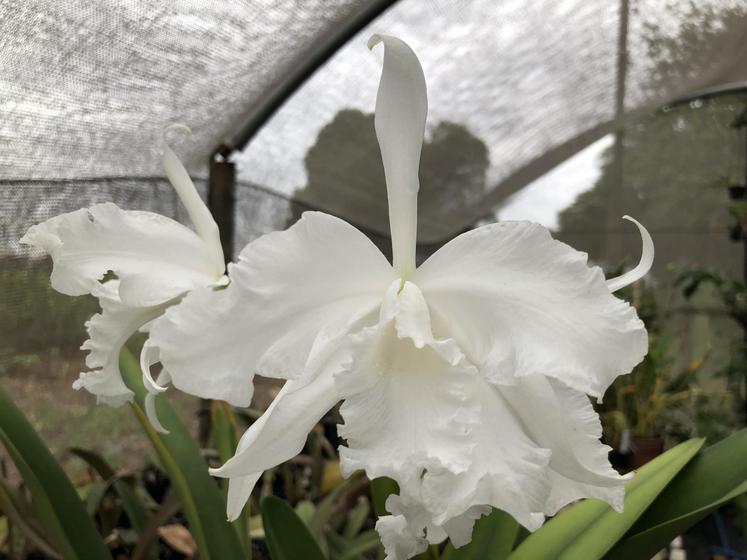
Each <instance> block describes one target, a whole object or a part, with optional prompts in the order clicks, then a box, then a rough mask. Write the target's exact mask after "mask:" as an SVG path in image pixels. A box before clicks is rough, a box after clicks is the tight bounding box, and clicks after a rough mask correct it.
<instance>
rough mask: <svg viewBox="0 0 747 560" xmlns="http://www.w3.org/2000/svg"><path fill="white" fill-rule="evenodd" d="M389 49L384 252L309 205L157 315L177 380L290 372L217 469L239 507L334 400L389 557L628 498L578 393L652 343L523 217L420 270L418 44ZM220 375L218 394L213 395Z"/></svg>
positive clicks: (596, 275) (209, 388)
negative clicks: (381, 507)
mask: <svg viewBox="0 0 747 560" xmlns="http://www.w3.org/2000/svg"><path fill="white" fill-rule="evenodd" d="M380 41H381V42H383V43H384V46H385V55H384V68H383V74H382V77H381V83H380V86H379V92H378V98H377V102H376V117H375V125H376V134H377V137H378V140H379V145H380V147H381V154H382V158H383V162H384V169H385V172H386V181H387V193H388V198H389V217H390V226H391V235H392V247H393V255H394V258H393V265H390V264H389V262H388V261H387V259H386V258H385V257H384V256H383V255H382V254H381V253H380V252H379V251H378V250H377V249H376V247H375V246H374V245H373V244H372V243H371V242H370V241H369V240H368V239H367V238H366V237H365V236H364V235H363V234H362V233H361V232H359V231H358V230H356V229H355V228H354V227H352V226H350V225H349V224H347V223H346V222H344V221H342V220H340V219H337V218H335V217H332V216H329V215H326V214H322V213H317V212H309V213H306V214H304V215H303V217H302V219H301V220H300V221H299V222H298V223H296V224H295V225H294V226H292V227H291V228H289V229H288V230H286V231H284V232H279V233H272V234H270V235H267V236H265V237H262V238H260V239H258V240H257V241H255V242H253V243H251V244H250V245H248V246H247V247H246V248H245V249H244V250H243V251H242V253H241V255H240V258H239V262H238V264H236V265H229V276H230V278H231V284H230V285H229V286H228V288H227V289H226V290H223V291H220V292H217V291H214V290H210V289H197V290H195V291H193V292H191V293H190V294H189V295H188V296H187V297H186V298H185V299H184V300H183V302H182V303H181V304H180V305H179V306H177V307H173V308H171V309H170V310H169V311H168V312H167V313H166V314H165V316H164V317H163V318H162V319H161V320H159V321H158V323H157V324H155V325H154V326H153V328H152V330H151V336H150V342H149V344H150V345H151V346H152V347H153V348H154V349H157V351H158V352H159V353H160V359H161V361H162V363H163V365H164V367H165V368H166V369H167V370H168V371H169V372H170V373H171V375H172V377H173V380H174V383H175V384H176V385H177V386H179V387H180V388H182V389H184V390H187V391H189V392H192V393H194V394H196V395H199V396H203V397H212V396H216V394H217V393H220V395H222V398H224V399H225V400H227V401H229V402H230V403H232V404H234V405H237V406H247V405H249V400H250V395H251V389H250V388H251V378H252V375H253V373H254V372H257V373H260V374H262V375H269V376H273V377H281V378H287V379H288V382H287V383H286V384H285V386H284V387H283V389H282V390H281V392H280V394H279V395H278V396H277V398H276V399H275V401H274V402H273V403H272V405H271V406H270V408H269V409H268V410H267V412H266V413H265V414H264V415H263V416H262V417H261V418H260V419H259V420H258V421H257V422H255V423H254V424H253V425H252V426H251V427H250V428H249V429H248V430H247V432H246V433H245V434H244V436H243V437H242V439H241V441H240V443H239V445H238V448H237V450H236V454H235V456H234V457H233V458H232V459H231V460H229V461H228V462H226V463H225V464H224V465H223V466H222V467H220V468H219V469H215V470H213V474H215V475H216V476H220V477H228V478H230V492H229V503H228V515H229V517H230V518H235V517H236V516H237V515H238V514H239V513H240V511H241V508H242V507H243V505H244V503H245V502H246V500H247V498H248V497H249V494H250V492H251V490H252V488H253V486H254V484H255V483H256V481H257V480H258V478H259V477H260V475H261V473H262V471H263V470H265V469H268V468H270V467H273V466H275V465H277V464H278V463H280V462H282V461H285V460H287V459H289V458H291V457H292V456H293V455H295V454H297V453H298V452H300V451H301V449H302V448H303V446H304V443H305V441H306V435H307V432H308V431H309V430H310V429H311V428H312V426H313V425H314V424H315V423H316V422H317V421H318V420H319V419H320V417H321V416H322V415H323V414H324V413H325V412H326V411H327V410H329V409H330V408H332V407H333V406H335V404H336V403H337V402H339V401H340V400H342V401H343V404H342V407H341V409H340V411H341V413H342V416H343V418H344V421H345V424H344V425H343V426H341V427H340V435H341V436H342V437H344V438H345V440H346V446H344V447H342V448H341V449H340V455H341V466H342V469H343V472H344V474H346V475H349V474H350V473H351V472H353V471H355V470H356V469H363V470H365V472H366V473H367V474H368V476H369V477H371V478H374V477H379V476H389V477H391V478H393V479H394V480H396V481H397V483H398V484H399V487H400V494H399V495H398V496H391V497H390V498H389V500H388V501H387V504H386V505H387V509H388V511H390V512H391V515H389V516H385V517H382V518H381V519H380V520H379V522H378V523H377V530H378V531H379V533H380V534H381V538H382V541H383V543H384V546H385V548H386V552H387V557H388V558H390V559H399V558H409V557H412V556H414V555H415V554H417V553H419V552H421V551H423V550H424V549H425V548H426V546H427V544H428V543H429V542H430V543H436V542H440V541H442V540H443V539H444V538H446V537H447V536H449V537H451V539H452V542H453V543H454V545H455V546H460V545H463V544H465V543H467V542H469V540H470V538H471V531H472V526H473V524H474V520H475V519H477V518H478V517H479V516H480V515H482V514H484V513H486V512H487V511H489V510H490V507H491V506H492V507H496V508H500V509H502V510H505V511H507V512H508V513H510V514H511V515H513V516H514V517H515V518H516V519H517V520H518V521H519V522H520V523H521V524H523V525H524V526H525V527H527V528H528V529H530V530H533V529H536V528H538V527H539V526H540V525H541V523H542V522H543V519H544V517H545V516H546V515H551V514H553V513H555V512H556V511H557V510H558V509H559V508H560V507H562V506H563V505H565V504H567V503H569V502H571V501H573V500H576V499H579V498H584V497H596V498H600V499H603V500H607V501H608V502H609V503H610V504H612V505H613V507H615V508H618V509H619V508H621V507H622V503H623V495H624V487H623V484H624V482H625V480H626V479H625V478H624V477H621V476H620V475H618V474H617V473H616V472H615V471H614V470H613V469H612V468H611V466H610V465H609V462H608V460H607V451H608V448H607V447H605V446H604V445H602V444H601V443H600V441H599V437H600V435H601V428H600V423H599V419H598V417H597V415H596V414H595V412H594V410H593V408H592V406H591V403H590V402H589V399H588V397H587V394H589V395H592V396H595V397H601V395H602V394H603V393H604V391H605V389H606V388H607V387H608V386H609V384H610V383H611V382H612V381H613V380H614V379H615V377H617V376H618V375H621V374H624V373H628V372H629V371H630V370H631V369H632V368H633V367H634V366H635V365H636V364H637V363H638V362H639V361H640V360H641V359H642V358H643V356H644V355H645V354H646V351H647V342H648V341H647V333H646V329H645V327H644V325H643V323H642V322H641V321H640V319H639V318H638V317H637V315H636V312H635V310H634V309H633V308H632V307H631V306H630V305H628V304H627V303H626V302H624V301H621V300H620V299H618V298H616V297H615V296H614V295H613V294H612V292H613V291H614V290H617V289H619V288H621V287H623V286H624V285H627V284H628V283H630V282H633V281H635V280H637V279H638V278H640V277H641V276H643V275H644V274H645V273H646V272H647V271H648V269H649V268H650V266H651V263H652V260H653V244H652V242H651V238H650V236H649V235H648V233H647V232H646V230H645V229H644V228H643V227H642V226H641V225H640V224H638V223H637V222H636V225H638V227H639V229H640V232H641V235H642V238H643V257H642V259H641V263H640V264H639V265H638V267H636V269H634V270H633V271H631V272H630V273H628V274H626V275H624V276H622V277H620V278H617V279H612V280H607V281H605V278H604V276H603V274H602V271H601V270H600V269H599V268H597V267H590V266H588V264H587V257H586V255H585V254H584V253H580V252H578V251H575V250H574V249H572V248H571V247H569V246H568V245H565V244H563V243H560V242H558V241H555V240H553V239H552V238H551V236H550V234H549V232H548V231H547V230H546V229H545V228H543V227H541V226H539V225H537V224H532V223H528V222H505V223H499V224H493V225H488V226H484V227H481V228H478V229H476V230H473V231H470V232H468V233H465V234H463V235H461V236H459V237H457V238H456V239H454V240H453V241H450V242H449V243H447V244H446V245H445V246H444V247H443V248H441V249H440V250H439V251H437V252H436V253H435V254H434V255H433V256H432V257H431V258H429V259H428V260H427V261H426V262H425V263H424V264H423V265H422V266H420V267H418V268H416V266H415V232H416V222H417V219H416V218H417V211H416V208H417V192H418V188H419V185H418V165H419V158H420V150H421V145H422V141H423V133H424V127H425V118H426V111H427V102H426V88H425V80H424V77H423V72H422V69H421V67H420V64H419V62H418V59H417V57H416V56H415V54H414V53H413V52H412V50H411V49H410V48H409V47H408V46H407V45H406V44H405V43H403V42H402V41H401V40H399V39H396V38H393V37H378V36H375V37H373V38H372V41H371V46H373V45H375V44H376V43H377V42H380ZM218 388H220V390H218Z"/></svg>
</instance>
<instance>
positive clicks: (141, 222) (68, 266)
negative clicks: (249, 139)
mask: <svg viewBox="0 0 747 560" xmlns="http://www.w3.org/2000/svg"><path fill="white" fill-rule="evenodd" d="M174 127H176V128H186V127H184V126H183V125H173V126H172V127H169V128H174ZM167 130H168V129H167ZM187 130H188V129H187ZM165 133H166V131H164V136H165ZM160 155H161V162H162V164H163V168H164V170H165V171H166V175H167V176H168V178H169V180H170V181H171V184H172V186H173V187H174V189H175V190H176V192H177V195H178V196H179V199H180V200H181V201H182V204H184V207H185V208H186V209H187V213H188V214H189V217H190V219H191V221H192V223H193V225H194V226H195V230H196V233H195V232H194V231H192V230H190V229H189V228H187V227H185V226H183V225H182V224H180V223H179V222H176V221H174V220H172V219H170V218H167V217H165V216H161V215H160V214H154V213H152V212H141V211H130V210H122V209H121V208H119V207H118V206H117V205H115V204H113V203H105V204H97V205H94V206H91V207H90V208H83V209H80V210H76V211H74V212H69V213H67V214H61V215H59V216H55V217H54V218H51V219H50V220H47V221H46V222H43V223H41V224H38V225H35V226H33V227H31V228H30V229H29V231H28V232H27V233H26V235H24V236H23V238H22V239H21V243H25V244H28V245H33V246H35V247H38V248H40V249H43V250H44V251H46V252H47V253H48V254H49V255H50V256H51V257H52V261H53V265H54V268H53V270H52V278H51V280H52V287H53V288H54V289H55V290H57V291H58V292H61V293H63V294H67V295H71V296H78V295H84V294H92V295H93V296H94V297H96V298H98V300H99V304H100V306H101V313H98V314H96V315H94V316H93V317H92V318H91V320H90V321H89V322H88V323H87V324H86V326H87V329H88V335H89V339H88V340H87V341H86V342H85V343H84V344H83V346H82V348H83V349H84V350H88V352H89V353H88V356H87V357H86V366H87V367H88V368H90V370H89V371H85V372H82V373H81V374H80V377H79V378H78V379H77V380H76V381H75V383H74V384H73V387H74V388H75V389H86V390H87V391H89V392H90V393H92V394H94V395H96V397H97V400H98V401H99V402H104V403H107V404H110V405H113V406H117V405H120V404H122V403H124V402H126V401H128V400H130V399H131V398H132V396H133V393H132V391H131V390H130V389H129V388H128V387H127V386H126V385H125V383H124V381H123V380H122V376H121V375H120V372H119V352H120V350H121V349H122V346H123V345H124V343H125V342H127V339H128V338H130V336H131V335H132V334H133V333H135V332H136V331H137V330H138V329H140V330H149V328H150V327H151V326H152V325H153V324H154V323H153V321H154V320H157V319H158V318H159V317H160V316H161V315H163V313H164V311H165V310H166V309H167V308H168V307H170V306H172V305H173V304H175V303H177V302H179V301H180V299H181V298H182V297H183V296H184V294H185V293H187V292H189V291H190V290H193V289H195V288H198V287H210V286H216V285H219V284H221V283H222V282H223V280H225V279H226V278H225V276H224V271H225V264H224V261H223V250H222V248H221V244H220V236H219V233H218V226H217V225H216V223H215V221H214V220H213V217H212V215H211V214H210V211H209V210H208V208H207V207H206V206H205V204H204V203H203V202H202V199H201V198H200V195H199V193H198V192H197V189H195V186H194V184H193V183H192V180H191V179H190V177H189V175H188V173H187V171H186V169H184V166H183V165H182V163H181V162H180V161H179V159H178V158H177V156H176V154H174V152H173V151H172V150H171V148H169V146H168V145H167V144H166V141H165V138H162V139H161V146H160ZM109 272H113V273H114V276H115V277H114V278H113V279H108V280H106V281H103V282H102V280H104V279H105V277H106V274H107V273H109ZM143 357H144V361H148V362H149V363H150V362H156V361H158V360H157V355H155V354H154V353H153V350H152V349H151V348H150V347H148V346H147V345H146V348H145V349H144V353H143ZM168 381H169V377H168V372H165V371H164V372H163V373H162V375H161V377H160V382H161V383H165V382H168ZM146 382H148V383H149V385H150V386H151V387H153V386H155V383H154V382H153V381H152V380H151V379H149V378H148V379H146ZM215 396H216V398H222V397H223V394H222V393H221V394H216V395H215ZM146 408H147V412H148V416H149V418H150V419H151V422H152V423H153V424H154V426H155V427H156V428H157V429H159V430H161V431H165V430H164V429H163V427H162V426H161V425H160V423H159V422H158V420H157V418H156V415H155V407H154V402H153V395H152V394H151V395H149V397H148V399H147V400H146Z"/></svg>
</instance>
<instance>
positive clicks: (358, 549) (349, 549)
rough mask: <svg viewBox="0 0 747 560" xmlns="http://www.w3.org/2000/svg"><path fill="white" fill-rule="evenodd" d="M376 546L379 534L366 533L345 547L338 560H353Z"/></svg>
mask: <svg viewBox="0 0 747 560" xmlns="http://www.w3.org/2000/svg"><path fill="white" fill-rule="evenodd" d="M378 546H379V534H378V533H377V532H376V531H366V532H365V533H361V534H360V535H358V536H357V537H356V538H355V539H353V540H351V541H350V542H349V543H347V544H346V545H345V547H344V549H343V552H342V554H341V555H340V560H353V559H354V558H357V557H358V556H360V555H362V554H365V553H366V552H369V551H371V550H374V549H375V548H376V547H378Z"/></svg>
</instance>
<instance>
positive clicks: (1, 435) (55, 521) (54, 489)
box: [0, 390, 111, 560]
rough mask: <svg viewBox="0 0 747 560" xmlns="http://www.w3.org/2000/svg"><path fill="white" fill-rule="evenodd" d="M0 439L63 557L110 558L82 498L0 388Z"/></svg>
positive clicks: (51, 538)
mask: <svg viewBox="0 0 747 560" xmlns="http://www.w3.org/2000/svg"><path fill="white" fill-rule="evenodd" d="M0 441H2V443H3V445H4V446H5V448H6V450H7V451H8V454H9V455H10V457H11V459H12V460H13V462H14V463H15V465H16V467H17V468H18V470H19V472H20V473H21V476H22V477H23V480H24V482H25V483H26V485H27V486H28V488H29V491H30V492H31V497H32V501H33V504H34V508H35V509H36V511H37V514H38V516H39V519H40V521H41V522H42V523H43V524H44V527H45V529H46V530H47V531H48V532H49V538H50V540H51V541H52V542H53V543H54V545H55V548H56V549H57V550H58V551H59V552H60V553H61V554H62V556H63V557H64V558H66V559H70V560H75V559H79V560H89V559H91V560H95V559H99V558H100V559H107V558H111V556H110V554H109V551H108V549H107V548H106V546H105V545H104V542H103V540H102V539H101V536H100V535H99V534H98V531H97V530H96V526H95V525H94V523H93V520H92V519H91V518H90V517H89V516H88V514H87V513H86V509H85V506H84V505H83V502H82V501H81V500H80V498H79V497H78V493H77V492H76V491H75V488H73V485H72V484H71V483H70V480H68V478H67V476H66V475H65V473H64V472H63V470H62V468H61V467H60V465H59V464H58V463H57V461H56V460H55V459H54V457H53V456H52V453H50V451H49V449H48V448H47V446H46V445H45V444H44V442H43V441H42V440H41V438H40V437H39V435H38V434H37V433H36V431H35V430H34V428H33V427H32V426H31V424H30V423H29V421H28V420H27V419H26V417H25V416H24V415H23V414H22V413H21V411H20V410H18V408H17V407H16V406H15V404H13V401H11V400H10V398H9V397H8V396H7V395H6V394H5V393H4V392H3V391H1V390H0Z"/></svg>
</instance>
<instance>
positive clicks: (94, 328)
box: [73, 280, 163, 406]
mask: <svg viewBox="0 0 747 560" xmlns="http://www.w3.org/2000/svg"><path fill="white" fill-rule="evenodd" d="M118 291H119V282H118V281H117V280H112V281H109V282H106V283H105V284H97V285H96V286H94V289H93V295H94V296H95V297H97V298H99V304H100V305H101V309H102V311H101V313H97V314H96V315H94V316H93V317H92V318H91V319H90V320H89V321H88V322H87V323H86V328H87V329H88V335H89V339H88V340H86V341H85V342H84V343H83V346H82V347H81V348H82V349H83V350H88V355H87V356H86V366H87V367H89V368H90V369H91V370H92V371H86V372H82V373H81V374H80V377H79V378H78V379H77V380H76V381H75V383H73V388H74V389H76V390H79V389H86V390H87V391H88V392H89V393H91V394H93V395H96V397H97V400H98V402H104V403H107V404H109V405H112V406H119V405H121V404H123V403H124V402H126V401H129V400H131V398H132V391H130V389H129V388H128V387H127V386H126V385H125V383H124V381H123V380H122V375H121V373H120V371H119V352H120V350H121V349H122V346H124V343H125V342H127V339H128V338H130V336H131V335H132V334H134V333H135V332H136V331H137V329H138V328H139V327H140V326H141V325H143V324H145V323H147V322H148V321H151V320H152V319H153V318H154V317H157V316H158V315H160V314H161V313H162V312H163V307H162V306H153V307H128V306H126V305H123V304H122V302H121V301H120V299H119V295H118Z"/></svg>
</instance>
